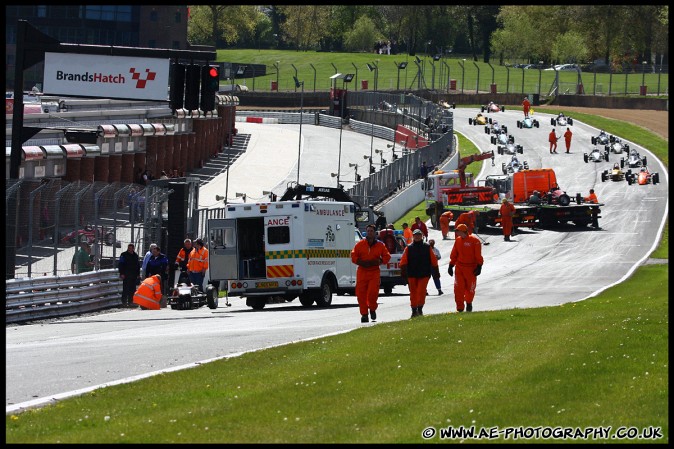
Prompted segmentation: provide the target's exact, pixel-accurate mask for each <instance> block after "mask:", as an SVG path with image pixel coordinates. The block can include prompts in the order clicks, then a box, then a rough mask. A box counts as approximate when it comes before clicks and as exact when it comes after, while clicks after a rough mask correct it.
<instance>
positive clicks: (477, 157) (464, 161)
mask: <svg viewBox="0 0 674 449" xmlns="http://www.w3.org/2000/svg"><path fill="white" fill-rule="evenodd" d="M489 158H491V159H492V165H493V161H494V151H493V150H492V151H487V152H485V153H479V154H471V155H470V156H466V157H462V158H461V159H459V166H458V167H457V170H458V171H459V181H460V182H461V187H466V167H468V166H469V165H470V164H472V163H473V162H477V161H483V160H485V159H489Z"/></svg>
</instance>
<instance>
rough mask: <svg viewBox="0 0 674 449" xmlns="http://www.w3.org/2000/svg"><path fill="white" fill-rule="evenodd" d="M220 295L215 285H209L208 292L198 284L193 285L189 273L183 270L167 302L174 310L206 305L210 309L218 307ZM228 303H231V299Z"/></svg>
mask: <svg viewBox="0 0 674 449" xmlns="http://www.w3.org/2000/svg"><path fill="white" fill-rule="evenodd" d="M218 296H219V294H218V289H217V288H216V287H215V286H214V285H208V287H206V292H202V291H201V290H200V289H199V287H198V286H196V285H192V283H191V282H190V281H189V278H188V277H187V273H185V272H184V271H181V272H180V276H179V278H178V283H177V284H176V286H175V287H173V289H171V294H170V295H168V296H167V298H166V304H167V305H168V306H169V307H171V309H174V310H192V309H198V308H199V307H201V306H204V305H208V308H209V309H217V308H218ZM227 305H228V306H229V305H230V304H229V301H227Z"/></svg>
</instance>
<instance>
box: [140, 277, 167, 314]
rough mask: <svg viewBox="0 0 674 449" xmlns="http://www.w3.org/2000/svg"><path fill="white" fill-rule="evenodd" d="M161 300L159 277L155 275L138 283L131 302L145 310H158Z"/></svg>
mask: <svg viewBox="0 0 674 449" xmlns="http://www.w3.org/2000/svg"><path fill="white" fill-rule="evenodd" d="M161 298H162V294H161V275H159V274H155V275H153V276H150V277H148V278H146V279H145V280H143V282H141V283H140V286H139V287H138V289H137V290H136V293H135V294H134V295H133V302H134V304H138V305H139V306H141V307H145V308H146V309H150V310H159V309H160V308H161V306H160V301H161Z"/></svg>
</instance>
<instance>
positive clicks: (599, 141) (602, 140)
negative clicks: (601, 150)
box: [592, 129, 615, 145]
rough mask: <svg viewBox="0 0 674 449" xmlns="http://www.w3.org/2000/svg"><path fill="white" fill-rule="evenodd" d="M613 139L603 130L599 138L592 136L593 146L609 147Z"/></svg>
mask: <svg viewBox="0 0 674 449" xmlns="http://www.w3.org/2000/svg"><path fill="white" fill-rule="evenodd" d="M611 139H615V137H613V136H609V135H608V134H606V132H605V131H604V130H603V129H602V130H601V131H599V135H598V136H592V145H608V144H609V143H611V142H612V140H611Z"/></svg>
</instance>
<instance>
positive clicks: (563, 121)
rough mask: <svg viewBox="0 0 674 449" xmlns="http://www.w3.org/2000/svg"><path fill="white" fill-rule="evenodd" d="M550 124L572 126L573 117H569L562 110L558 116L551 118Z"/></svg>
mask: <svg viewBox="0 0 674 449" xmlns="http://www.w3.org/2000/svg"><path fill="white" fill-rule="evenodd" d="M550 124H551V125H552V126H572V125H573V119H572V118H571V117H567V116H566V115H564V113H563V112H560V113H559V115H558V116H557V117H556V118H555V117H552V118H551V119H550Z"/></svg>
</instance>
